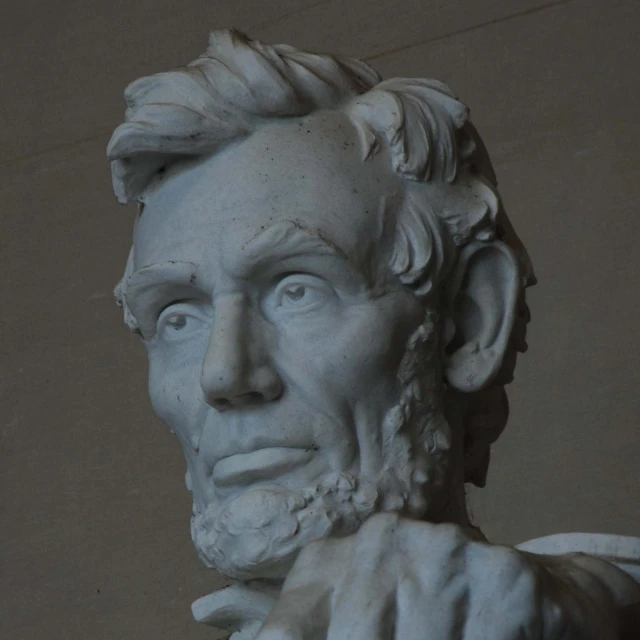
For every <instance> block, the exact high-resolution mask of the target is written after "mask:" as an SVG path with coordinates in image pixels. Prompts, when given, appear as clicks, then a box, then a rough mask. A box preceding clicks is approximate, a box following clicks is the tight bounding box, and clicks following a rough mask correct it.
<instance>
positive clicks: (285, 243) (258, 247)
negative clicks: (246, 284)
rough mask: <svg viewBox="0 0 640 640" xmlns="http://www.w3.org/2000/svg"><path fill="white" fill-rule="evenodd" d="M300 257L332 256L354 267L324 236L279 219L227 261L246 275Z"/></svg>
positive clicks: (235, 269) (342, 252)
mask: <svg viewBox="0 0 640 640" xmlns="http://www.w3.org/2000/svg"><path fill="white" fill-rule="evenodd" d="M303 256H305V257H306V256H316V257H324V256H326V257H333V258H338V259H340V260H342V261H344V262H347V263H348V264H349V265H350V266H354V265H353V264H352V261H351V260H349V258H348V257H347V255H346V254H345V252H344V251H342V250H341V249H340V248H339V247H338V246H336V245H335V244H334V243H333V242H331V241H330V240H328V239H327V238H325V237H323V236H322V235H321V234H320V232H319V231H316V232H314V231H312V230H310V229H308V228H306V227H304V226H302V225H301V224H300V223H298V222H294V221H291V220H288V221H285V222H278V223H276V224H274V225H272V226H270V227H267V228H266V229H265V230H264V231H261V232H260V233H259V234H258V235H257V236H255V237H254V238H252V239H251V240H249V242H247V243H246V244H245V245H243V246H242V247H241V251H240V254H239V255H235V256H233V258H232V259H231V260H230V261H229V262H230V265H229V266H230V267H231V270H232V271H233V272H234V273H237V275H238V276H240V277H242V278H246V277H248V276H249V275H251V273H253V272H255V271H257V270H261V269H264V268H265V267H268V266H270V265H272V264H274V263H278V262H281V261H283V260H289V259H292V258H298V257H303Z"/></svg>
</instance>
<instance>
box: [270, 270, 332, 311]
mask: <svg viewBox="0 0 640 640" xmlns="http://www.w3.org/2000/svg"><path fill="white" fill-rule="evenodd" d="M333 295H334V291H333V287H331V285H330V284H329V283H328V282H327V281H326V280H324V279H322V278H318V277H316V276H311V275H307V274H294V275H290V276H287V277H285V278H283V279H282V280H281V281H280V282H279V283H278V286H277V287H276V289H275V291H274V296H273V298H274V300H273V302H274V307H275V310H276V311H278V310H282V311H307V310H311V309H315V308H317V307H319V306H320V305H322V304H323V303H325V302H326V301H328V300H329V299H330V298H331V297H332V296H333Z"/></svg>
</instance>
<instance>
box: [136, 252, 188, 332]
mask: <svg viewBox="0 0 640 640" xmlns="http://www.w3.org/2000/svg"><path fill="white" fill-rule="evenodd" d="M196 273H197V265H196V264H195V263H193V262H183V261H177V260H168V261H167V262H158V263H155V264H151V265H148V266H145V267H142V268H140V269H138V270H137V271H135V272H134V273H132V274H131V275H130V276H129V277H128V278H127V280H126V283H125V287H124V291H123V298H124V301H125V303H126V305H127V307H129V310H130V312H131V313H132V314H133V317H134V318H135V320H136V322H137V323H138V324H139V326H140V329H142V332H143V334H144V333H145V331H147V332H148V331H150V330H151V329H152V327H151V323H152V322H155V318H154V319H153V320H152V319H151V318H146V316H145V311H146V310H147V309H149V308H151V307H153V306H154V303H156V301H157V299H158V294H159V290H165V291H168V290H176V289H177V290H178V291H180V290H184V291H185V293H186V292H187V289H191V290H192V289H193V288H194V287H197V286H198V284H197V282H196ZM146 325H149V326H146Z"/></svg>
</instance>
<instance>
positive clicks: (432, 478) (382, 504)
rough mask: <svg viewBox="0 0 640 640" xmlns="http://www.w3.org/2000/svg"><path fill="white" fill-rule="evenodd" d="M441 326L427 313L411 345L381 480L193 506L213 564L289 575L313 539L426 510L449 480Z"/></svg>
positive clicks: (242, 575)
mask: <svg viewBox="0 0 640 640" xmlns="http://www.w3.org/2000/svg"><path fill="white" fill-rule="evenodd" d="M436 326H437V323H436V322H434V316H433V315H432V314H431V313H428V314H427V316H426V319H425V321H424V322H423V324H422V325H421V326H420V327H419V328H418V329H417V330H416V331H415V332H414V333H413V334H412V335H411V336H410V338H409V340H408V342H407V346H406V350H405V354H404V356H403V358H402V361H401V364H400V367H399V370H398V377H399V380H400V382H401V386H402V393H401V396H400V400H399V402H398V403H397V404H396V405H395V406H393V407H392V408H391V409H390V410H389V411H387V413H386V415H385V417H384V420H383V423H382V425H381V430H382V453H383V465H382V468H381V469H380V473H379V477H378V478H377V479H375V481H369V480H363V479H358V478H356V477H354V476H352V475H350V474H345V473H331V474H327V475H326V476H325V477H323V478H322V479H321V480H320V482H319V483H318V484H317V485H315V486H313V487H307V488H304V489H302V490H300V491H293V490H291V489H288V488H286V487H283V486H280V485H277V484H273V485H262V486H260V487H256V488H249V489H247V490H245V491H243V492H242V493H241V494H240V495H238V496H237V497H234V498H231V499H229V500H227V501H225V502H223V503H221V504H219V503H214V504H211V505H209V506H208V507H207V509H206V510H205V511H204V512H202V511H201V510H199V509H198V508H197V507H196V506H195V505H194V514H193V517H192V519H191V536H192V538H193V542H194V544H195V546H196V549H197V551H198V553H199V555H200V557H201V558H202V560H203V561H204V563H205V564H206V565H207V566H209V567H212V568H215V569H217V570H218V571H219V572H220V573H222V574H224V575H226V576H228V577H230V578H234V579H236V580H251V579H256V578H272V579H273V578H275V579H284V578H285V577H286V575H287V573H288V571H289V569H290V568H291V566H292V564H293V562H294V561H295V559H296V557H297V555H298V553H299V551H300V550H301V549H302V548H303V547H304V546H305V545H307V544H308V543H309V542H311V541H313V540H316V539H318V538H326V537H329V536H344V535H349V534H351V533H354V532H355V531H357V529H358V528H359V527H360V525H361V524H362V523H363V522H364V521H365V520H366V519H367V518H368V517H369V516H370V515H371V514H372V513H374V512H378V511H400V512H406V513H408V514H410V515H411V516H413V517H416V518H421V517H424V516H425V515H426V514H427V512H428V511H429V509H430V508H431V507H432V506H433V502H434V499H435V498H436V497H437V496H438V494H439V493H440V491H441V489H442V487H443V485H444V481H445V478H446V474H447V470H448V466H449V455H448V452H449V449H450V446H451V437H450V429H449V425H448V423H447V421H446V419H445V417H444V414H443V411H442V407H441V392H440V390H441V382H440V381H441V379H442V378H441V374H440V371H439V370H437V362H438V361H437V359H436V358H434V357H433V356H434V354H435V353H437V343H436V335H437V332H436V331H435V330H434V328H435V327H436ZM371 428H380V426H379V425H371Z"/></svg>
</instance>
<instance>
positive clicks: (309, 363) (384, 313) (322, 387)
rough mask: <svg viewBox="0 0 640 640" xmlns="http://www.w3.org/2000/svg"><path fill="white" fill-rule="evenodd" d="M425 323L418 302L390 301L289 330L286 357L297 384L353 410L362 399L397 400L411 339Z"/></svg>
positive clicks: (403, 297) (345, 308)
mask: <svg viewBox="0 0 640 640" xmlns="http://www.w3.org/2000/svg"><path fill="white" fill-rule="evenodd" d="M422 318H423V310H422V308H421V306H420V305H419V303H418V301H417V300H415V299H414V298H413V296H410V295H409V294H404V293H399V294H396V295H387V296H385V297H384V298H379V299H375V300H366V301H363V302H361V303H359V304H351V305H345V306H343V307H340V308H338V309H335V312H334V313H332V314H331V315H330V316H324V317H321V318H320V317H318V318H313V319H310V320H307V321H306V322H305V324H304V326H302V327H300V326H296V327H291V328H285V329H284V331H283V333H282V340H281V344H282V345H283V346H282V351H283V352H284V351H286V359H287V361H288V363H289V368H290V369H292V370H294V371H296V370H297V374H294V375H295V378H294V379H297V380H307V381H308V384H313V386H314V387H315V388H316V389H317V390H318V391H319V392H320V393H324V394H327V395H328V396H332V397H340V398H342V399H343V401H344V402H346V403H348V404H349V405H352V404H353V402H355V401H357V400H360V399H363V398H364V399H366V400H367V402H369V403H371V402H375V400H376V399H380V400H382V399H384V398H385V397H386V396H388V395H392V396H394V397H395V393H396V390H397V371H398V366H399V364H400V361H401V360H402V357H403V355H404V352H405V346H406V342H407V339H408V338H409V336H410V335H411V333H412V332H413V331H414V330H415V329H416V328H417V327H418V326H419V324H420V322H421V321H422ZM380 393H382V395H380Z"/></svg>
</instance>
